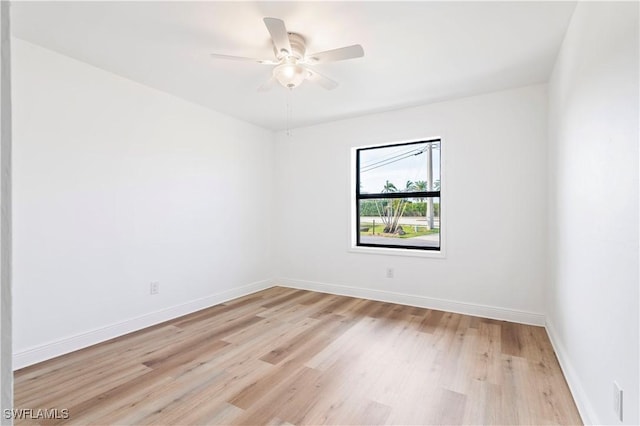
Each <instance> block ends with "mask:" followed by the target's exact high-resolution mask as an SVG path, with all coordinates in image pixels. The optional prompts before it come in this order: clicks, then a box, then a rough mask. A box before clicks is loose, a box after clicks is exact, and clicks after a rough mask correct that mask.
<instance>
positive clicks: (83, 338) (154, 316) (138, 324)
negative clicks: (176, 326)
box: [13, 280, 273, 371]
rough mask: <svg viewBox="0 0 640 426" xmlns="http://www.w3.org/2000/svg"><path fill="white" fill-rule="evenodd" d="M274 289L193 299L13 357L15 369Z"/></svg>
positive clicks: (256, 287)
mask: <svg viewBox="0 0 640 426" xmlns="http://www.w3.org/2000/svg"><path fill="white" fill-rule="evenodd" d="M272 286H273V281H272V280H263V281H258V282H255V283H251V284H248V285H245V286H242V287H237V288H233V289H230V290H226V291H223V292H220V293H216V294H212V295H211V296H207V297H203V298H200V299H196V300H191V301H189V302H186V303H182V304H180V305H176V306H171V307H169V308H165V309H162V310H159V311H155V312H150V313H148V314H144V315H141V316H139V317H136V318H131V319H128V320H125V321H122V322H118V323H115V324H111V325H108V326H105V327H101V328H98V329H94V330H90V331H87V332H85V333H81V334H77V335H75V336H70V337H66V338H63V339H59V340H56V341H54V342H50V343H46V344H44V345H40V346H36V347H33V348H29V349H27V350H24V351H21V352H17V353H14V354H13V369H14V371H15V370H18V369H20V368H24V367H27V366H29V365H32V364H36V363H38V362H41V361H46V360H48V359H51V358H54V357H57V356H60V355H64V354H66V353H69V352H73V351H77V350H78V349H82V348H86V347H87V346H91V345H95V344H97V343H100V342H104V341H106V340H109V339H113V338H114V337H118V336H122V335H124V334H127V333H131V332H133V331H137V330H140V329H143V328H145V327H150V326H152V325H155V324H159V323H161V322H164V321H168V320H170V319H173V318H177V317H180V316H183V315H187V314H190V313H192V312H196V311H199V310H201V309H205V308H208V307H210V306H214V305H217V304H220V303H223V302H226V301H228V300H231V299H235V298H238V297H242V296H246V295H247V294H251V293H255V292H257V291H260V290H264V289H267V288H270V287H272Z"/></svg>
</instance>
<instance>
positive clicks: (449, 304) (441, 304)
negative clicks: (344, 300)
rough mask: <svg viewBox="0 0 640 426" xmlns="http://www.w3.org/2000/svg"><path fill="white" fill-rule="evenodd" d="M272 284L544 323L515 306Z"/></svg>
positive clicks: (303, 284)
mask: <svg viewBox="0 0 640 426" xmlns="http://www.w3.org/2000/svg"><path fill="white" fill-rule="evenodd" d="M274 285H279V286H282V287H290V288H298V289H302V290H312V291H319V292H322V293H330V294H337V295H341V296H352V297H360V298H363V299H370V300H378V301H381V302H391V303H399V304H402V305H410V306H418V307H420V308H428V309H437V310H440V311H447V312H455V313H459V314H465V315H473V316H477V317H483V318H491V319H496V320H502V321H510V322H517V323H520V324H530V325H538V326H544V325H545V316H544V315H543V314H538V313H534V312H526V311H518V310H515V309H507V308H498V307H494V306H486V305H478V304H473V303H465V302H455V301H452V300H445V299H436V298H433V297H425V296H418V295H412V294H403V293H395V292H391V291H384V290H373V289H367V288H360V287H351V286H344V285H338V284H328V283H320V282H315V281H305V280H294V279H289V278H279V279H277V280H274Z"/></svg>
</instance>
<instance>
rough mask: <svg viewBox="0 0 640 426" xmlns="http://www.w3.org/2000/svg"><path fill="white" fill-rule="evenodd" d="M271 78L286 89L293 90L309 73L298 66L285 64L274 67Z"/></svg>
mask: <svg viewBox="0 0 640 426" xmlns="http://www.w3.org/2000/svg"><path fill="white" fill-rule="evenodd" d="M273 76H274V77H275V78H276V80H278V83H280V84H281V85H282V86H284V87H286V88H287V89H293V88H295V87H298V86H299V85H300V84H302V82H303V81H305V80H306V79H307V77H308V76H309V72H308V71H307V69H306V68H304V67H303V66H300V65H298V64H292V63H286V64H281V65H278V66H277V67H275V68H274V69H273Z"/></svg>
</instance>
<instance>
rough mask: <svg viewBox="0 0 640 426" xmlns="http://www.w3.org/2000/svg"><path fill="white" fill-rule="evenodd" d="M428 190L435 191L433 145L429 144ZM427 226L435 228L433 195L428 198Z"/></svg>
mask: <svg viewBox="0 0 640 426" xmlns="http://www.w3.org/2000/svg"><path fill="white" fill-rule="evenodd" d="M427 191H433V145H432V144H431V143H429V144H427ZM427 228H428V229H433V197H429V198H427Z"/></svg>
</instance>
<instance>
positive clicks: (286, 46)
mask: <svg viewBox="0 0 640 426" xmlns="http://www.w3.org/2000/svg"><path fill="white" fill-rule="evenodd" d="M263 20H264V24H265V25H266V26H267V30H269V34H271V40H273V45H274V46H275V47H276V51H277V52H278V53H277V55H276V56H278V58H279V57H280V56H281V55H283V54H284V55H290V54H291V43H290V42H289V34H288V33H287V28H286V27H285V26H284V21H283V20H282V19H277V18H264V19H263Z"/></svg>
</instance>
